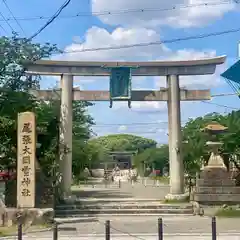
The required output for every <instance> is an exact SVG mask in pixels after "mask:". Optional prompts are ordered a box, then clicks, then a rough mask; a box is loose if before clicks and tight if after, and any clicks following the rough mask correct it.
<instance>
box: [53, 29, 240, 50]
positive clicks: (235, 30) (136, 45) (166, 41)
mask: <svg viewBox="0 0 240 240" xmlns="http://www.w3.org/2000/svg"><path fill="white" fill-rule="evenodd" d="M239 31H240V28H235V29H229V30H225V31H220V32H212V33H205V34H199V35H193V36H188V37H182V38H173V39H166V40H162V41H154V42H147V43H137V44H129V45H118V46H111V47H99V48H85V49H81V50H72V51H64V50H62V51H61V53H64V54H69V53H81V52H95V51H105V50H118V49H126V48H133V47H147V46H153V45H161V44H166V43H168V44H170V43H176V42H181V41H189V40H196V39H203V38H208V37H216V36H221V35H225V34H230V33H236V32H239ZM55 54H59V53H55Z"/></svg>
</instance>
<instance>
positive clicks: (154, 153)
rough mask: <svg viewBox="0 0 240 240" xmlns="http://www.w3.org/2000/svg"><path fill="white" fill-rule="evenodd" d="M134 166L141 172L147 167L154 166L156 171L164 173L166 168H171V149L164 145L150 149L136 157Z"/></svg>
mask: <svg viewBox="0 0 240 240" xmlns="http://www.w3.org/2000/svg"><path fill="white" fill-rule="evenodd" d="M134 164H135V165H136V166H137V167H138V169H139V170H141V171H142V170H143V164H144V165H145V166H154V168H155V169H158V170H161V172H162V171H163V169H164V168H165V167H167V168H169V149H168V145H167V144H166V145H162V146H161V147H159V148H148V149H146V150H144V151H143V152H141V153H139V154H137V155H135V157H134Z"/></svg>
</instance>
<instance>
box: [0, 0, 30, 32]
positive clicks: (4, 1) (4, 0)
mask: <svg viewBox="0 0 240 240" xmlns="http://www.w3.org/2000/svg"><path fill="white" fill-rule="evenodd" d="M2 2H3V3H4V5H5V6H6V8H7V9H8V11H9V12H10V14H11V15H12V17H13V19H14V20H15V22H16V23H17V25H18V26H19V28H20V29H21V30H22V32H23V34H25V35H27V34H26V32H25V31H24V29H23V27H22V26H21V24H20V23H19V21H18V20H17V19H16V17H15V16H14V14H13V12H12V11H11V9H10V7H9V6H8V4H7V2H6V0H2ZM6 20H7V19H6Z"/></svg>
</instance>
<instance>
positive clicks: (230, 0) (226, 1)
mask: <svg viewBox="0 0 240 240" xmlns="http://www.w3.org/2000/svg"><path fill="white" fill-rule="evenodd" d="M224 4H238V3H236V2H235V1H233V0H223V1H219V2H215V3H213V2H205V3H197V4H188V5H175V6H173V7H169V8H137V9H123V10H115V11H111V10H105V11H99V12H92V13H88V12H79V13H77V14H74V15H65V16H61V17H59V19H67V18H76V17H99V16H109V15H121V14H133V13H146V12H165V11H176V10H181V9H188V8H197V7H209V6H219V5H224ZM49 18H50V17H48V16H35V17H19V18H17V20H18V21H33V20H46V19H49ZM13 20H14V19H12V18H7V21H13ZM0 21H1V20H0Z"/></svg>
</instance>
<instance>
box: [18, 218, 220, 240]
mask: <svg viewBox="0 0 240 240" xmlns="http://www.w3.org/2000/svg"><path fill="white" fill-rule="evenodd" d="M58 226H59V224H58V223H57V222H55V223H54V224H53V228H52V236H51V237H48V238H47V239H51V240H60V239H61V238H60V237H59V228H58ZM104 226H105V238H104V239H105V240H110V239H111V229H112V230H115V231H118V232H120V233H121V234H124V235H125V236H126V235H127V236H129V237H132V238H135V239H139V240H145V238H143V237H140V236H136V235H135V234H134V235H133V234H131V233H127V232H122V231H120V230H118V229H116V228H114V227H112V226H111V222H110V220H106V222H105V223H104ZM157 229H158V232H157V236H158V238H157V239H158V240H164V239H165V237H164V223H163V220H162V218H159V219H158V222H157ZM211 232H212V233H211V239H212V240H217V229H216V217H212V220H211ZM68 237H69V239H70V238H72V236H68ZM24 238H25V237H24V234H23V226H22V225H21V224H19V225H18V233H17V239H18V240H24ZM14 239H15V238H14ZM35 239H41V238H38V237H37V238H35ZM45 239H46V238H45ZM74 239H79V240H81V239H82V238H81V236H79V237H76V236H75V237H74ZM98 239H99V238H98ZM102 239H103V238H102ZM168 239H169V238H168Z"/></svg>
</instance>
